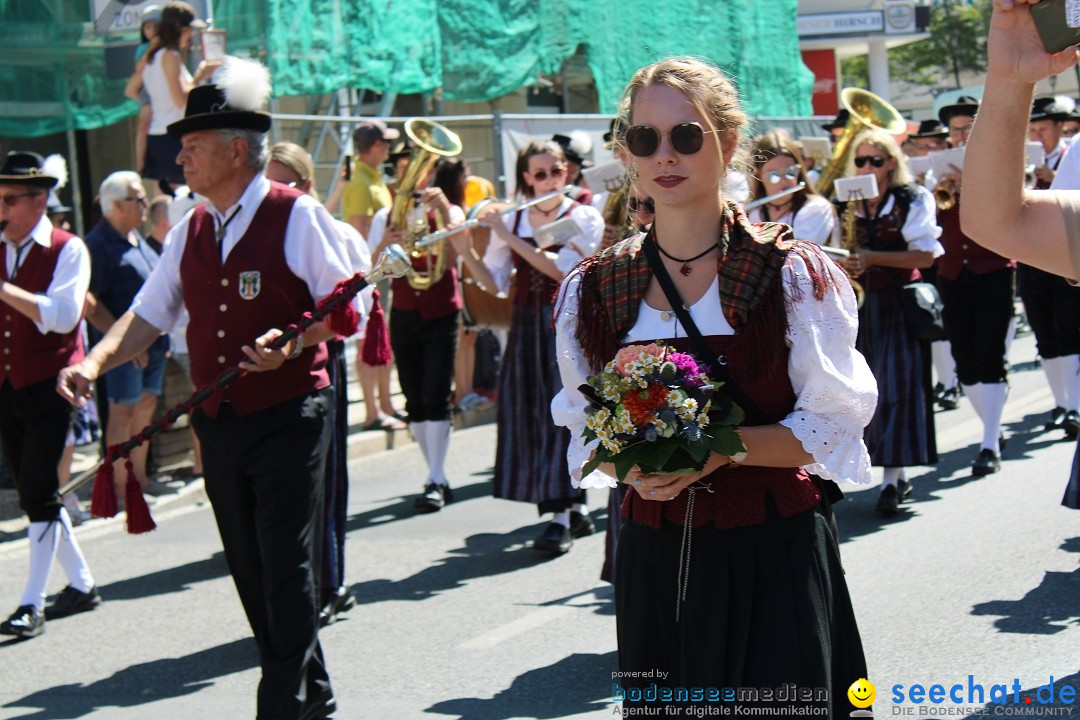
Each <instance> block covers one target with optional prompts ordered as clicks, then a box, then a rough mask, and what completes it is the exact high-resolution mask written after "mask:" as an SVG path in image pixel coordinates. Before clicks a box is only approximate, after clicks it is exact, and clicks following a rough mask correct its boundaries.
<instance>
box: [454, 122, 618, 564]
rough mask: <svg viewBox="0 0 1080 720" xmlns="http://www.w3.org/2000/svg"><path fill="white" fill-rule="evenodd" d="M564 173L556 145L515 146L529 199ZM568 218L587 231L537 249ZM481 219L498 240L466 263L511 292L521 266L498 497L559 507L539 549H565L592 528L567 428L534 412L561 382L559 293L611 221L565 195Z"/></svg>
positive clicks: (506, 369)
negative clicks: (552, 226) (574, 475)
mask: <svg viewBox="0 0 1080 720" xmlns="http://www.w3.org/2000/svg"><path fill="white" fill-rule="evenodd" d="M566 172H567V165H566V158H565V156H564V155H563V151H562V148H561V147H560V146H559V145H557V144H555V143H552V142H531V143H529V144H528V145H526V146H525V147H523V148H522V149H521V151H520V152H519V153H518V158H517V168H516V181H517V182H516V187H517V190H518V193H519V194H520V195H523V196H524V197H525V198H526V199H529V198H534V197H540V196H542V195H546V194H547V193H550V192H553V191H555V190H558V189H559V188H561V187H563V186H564V185H565V184H566ZM561 218H569V219H571V220H573V221H574V223H576V224H577V225H578V227H579V229H580V232H579V233H578V234H577V235H576V236H574V237H572V238H571V239H570V240H569V241H567V242H565V243H564V244H558V245H554V246H551V247H548V248H541V247H539V246H538V245H537V241H536V239H535V238H534V233H535V231H536V229H537V228H539V227H541V226H543V225H547V224H548V223H551V222H554V221H555V220H559V219H561ZM483 224H484V225H486V226H488V227H490V228H491V229H492V234H491V242H490V243H489V244H488V248H487V251H486V252H485V253H484V257H483V261H482V262H479V261H478V258H477V257H476V254H475V252H469V253H466V254H465V255H464V257H465V262H466V263H467V264H468V265H469V268H470V269H471V270H473V272H474V273H475V276H476V277H477V278H478V279H479V280H480V282H481V284H482V285H484V286H485V287H486V288H488V289H489V290H490V289H495V290H497V291H498V292H499V293H500V294H505V293H507V292H509V286H510V275H511V273H516V279H515V281H514V290H513V308H514V309H513V315H512V319H511V321H510V334H509V336H508V338H507V342H506V348H505V350H504V352H503V356H502V365H501V367H500V368H499V385H498V397H499V404H498V421H497V422H498V441H497V442H498V448H497V450H496V454H495V497H498V498H504V499H506V500H517V501H519V502H531V503H536V505H537V506H538V508H539V510H540V514H541V515H544V514H547V513H553V517H552V521H551V523H550V524H549V525H548V526H547V528H545V530H544V532H543V533H542V534H541V535H540V536H539V537H538V538H536V539H535V540H534V541H533V547H534V548H535V549H536V550H539V551H541V552H547V553H551V554H554V555H561V554H563V553H565V552H567V551H568V550H569V549H570V547H571V546H572V545H573V542H574V538H579V537H584V536H586V535H590V534H591V533H592V532H593V531H594V529H595V528H594V526H593V522H592V519H591V518H589V508H588V505H587V504H586V498H585V491H584V490H575V489H574V488H573V486H572V485H571V482H570V471H569V469H568V467H567V462H566V449H567V447H568V446H569V443H570V433H569V431H567V429H566V428H563V427H557V426H556V425H555V424H554V423H552V422H551V421H550V420H548V421H547V422H539V423H538V422H537V418H549V417H550V409H549V408H550V405H551V400H552V398H554V397H555V395H556V394H558V392H559V391H560V390H561V389H562V381H561V380H560V378H559V369H558V364H557V363H556V360H555V334H554V331H553V330H552V326H551V317H552V311H553V298H554V295H555V291H556V289H557V288H558V284H559V282H560V281H561V280H562V278H563V277H564V276H565V275H566V273H567V272H569V271H570V270H571V269H572V268H573V267H574V265H575V264H577V263H578V262H579V261H580V260H582V259H584V258H586V257H589V256H590V255H592V254H593V253H594V252H596V249H597V248H598V247H599V246H600V242H601V240H602V238H603V235H604V218H603V217H602V216H601V215H600V213H599V212H598V211H597V210H596V209H595V208H593V207H592V206H590V205H582V204H580V203H578V202H575V201H574V200H571V199H570V198H567V197H565V196H563V197H558V198H553V199H551V200H549V201H547V202H546V203H540V204H537V205H533V206H532V207H530V208H528V209H527V210H518V211H516V212H511V213H506V214H499V213H497V212H492V213H489V214H488V215H485V216H484V217H483Z"/></svg>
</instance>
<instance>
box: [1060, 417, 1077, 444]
mask: <svg viewBox="0 0 1080 720" xmlns="http://www.w3.org/2000/svg"><path fill="white" fill-rule="evenodd" d="M1061 427H1063V428H1065V437H1066V439H1068V440H1075V439H1076V438H1077V436H1078V435H1080V413H1078V412H1076V411H1075V410H1070V411H1069V412H1067V413H1065V419H1064V420H1062V421H1061Z"/></svg>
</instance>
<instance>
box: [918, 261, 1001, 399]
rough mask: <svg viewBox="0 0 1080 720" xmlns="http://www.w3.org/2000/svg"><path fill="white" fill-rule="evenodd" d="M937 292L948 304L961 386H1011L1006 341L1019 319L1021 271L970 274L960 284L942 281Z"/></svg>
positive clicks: (948, 327)
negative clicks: (1017, 304)
mask: <svg viewBox="0 0 1080 720" xmlns="http://www.w3.org/2000/svg"><path fill="white" fill-rule="evenodd" d="M937 286H938V290H939V291H940V292H941V299H942V301H943V302H944V303H945V310H944V312H943V313H942V317H943V319H944V320H945V334H946V335H947V336H948V338H949V342H950V343H951V345H952V354H953V359H954V360H956V375H957V377H958V378H960V382H961V383H963V384H964V385H975V384H977V383H1003V382H1005V379H1006V376H1007V375H1008V365H1007V363H1008V361H1007V358H1006V350H1005V339H1006V337H1007V336H1008V334H1009V323H1010V322H1011V321H1012V317H1013V301H1014V299H1015V297H1016V271H1015V270H1013V269H1012V268H1002V269H1001V270H993V271H991V272H988V273H984V274H982V275H977V274H975V273H973V272H971V271H969V270H968V269H966V268H965V269H963V270H961V271H960V274H959V275H957V276H956V279H955V280H949V279H948V278H944V277H941V276H940V275H939V276H938V279H937Z"/></svg>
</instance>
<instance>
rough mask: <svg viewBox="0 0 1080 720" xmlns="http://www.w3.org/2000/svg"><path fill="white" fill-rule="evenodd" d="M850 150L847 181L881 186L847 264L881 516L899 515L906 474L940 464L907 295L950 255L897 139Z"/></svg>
mask: <svg viewBox="0 0 1080 720" xmlns="http://www.w3.org/2000/svg"><path fill="white" fill-rule="evenodd" d="M851 146H852V147H853V148H855V151H854V153H852V154H851V158H850V160H849V161H848V169H847V172H848V174H849V175H870V174H872V175H874V176H875V178H876V179H877V186H878V194H877V196H876V197H873V198H868V199H866V200H863V201H862V202H861V203H856V205H855V215H856V217H855V234H856V237H857V243H858V252H856V253H854V254H852V255H851V257H850V258H848V260H846V261H845V265H846V267H847V270H848V272H849V273H850V274H851V276H852V277H854V278H856V279H857V280H858V282H859V283H860V284H861V285H862V286H863V288H864V289H865V291H866V302H865V304H864V305H863V307H862V309H861V310H860V311H859V337H858V341H857V343H856V347H858V349H859V350H860V351H861V352H862V353H863V354H864V355H865V356H866V360H867V362H868V363H869V364H870V369H871V370H872V371H873V373H874V376H875V377H876V378H877V381H878V403H877V412H875V413H874V418H873V420H871V421H870V424H869V425H868V426H867V427H866V432H865V434H864V436H863V437H864V438H865V441H866V447H867V449H868V450H869V451H870V459H871V462H872V463H873V464H874V465H881V466H884V468H885V475H884V480H883V484H882V491H881V496H880V497H879V498H878V502H877V510H878V512H880V513H882V514H884V515H894V514H896V512H897V511H898V510H899V503H900V502H901V501H903V500H904V499H905V498H906V497H907V496H908V495H909V494H910V492H911V484H910V483H909V482H908V481H907V478H906V477H905V476H904V468H905V467H908V466H911V465H933V464H934V463H936V462H937V446H936V442H935V438H934V413H933V406H932V403H931V394H930V367H929V363H928V362H927V360H928V358H927V357H925V356H926V355H927V354H928V353H925V352H924V348H923V347H922V345H923V343H922V342H921V341H920V340H919V339H918V338H917V337H916V336H915V335H914V333H913V332H912V331H911V330H910V329H909V328H908V326H907V324H906V322H905V319H904V314H903V311H902V308H901V303H902V298H901V293H903V292H904V291H903V285H905V284H906V283H909V282H913V281H915V280H918V279H919V277H920V275H919V268H925V267H928V266H930V265H931V264H932V263H933V261H934V258H935V257H938V256H939V255H941V254H943V253H944V248H942V247H941V243H939V242H938V239H937V238H938V236H939V235H941V228H939V227H938V226H937V220H936V209H935V207H934V197H933V195H931V194H930V193H929V192H928V191H927V190H926V189H925V188H923V187H921V186H920V185H918V184H917V183H915V182H914V178H912V176H911V172H910V171H909V170H908V167H907V162H906V161H905V159H904V156H903V155H901V153H900V148H899V147H897V145H896V140H894V139H893V136H892V135H889V134H888V133H886V132H884V131H881V130H865V131H863V132H862V133H860V134H859V135H857V136H856V137H855V139H854V141H853V142H852V144H851ZM843 211H845V210H844V209H842V212H843Z"/></svg>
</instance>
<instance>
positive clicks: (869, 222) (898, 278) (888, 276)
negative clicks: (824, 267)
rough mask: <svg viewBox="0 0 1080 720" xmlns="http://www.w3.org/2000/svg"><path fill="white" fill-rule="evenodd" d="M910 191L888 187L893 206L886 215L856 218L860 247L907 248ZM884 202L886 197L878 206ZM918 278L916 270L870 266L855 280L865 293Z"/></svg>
mask: <svg viewBox="0 0 1080 720" xmlns="http://www.w3.org/2000/svg"><path fill="white" fill-rule="evenodd" d="M912 192H913V191H912V190H910V189H908V188H891V189H890V190H889V193H891V194H892V196H893V206H892V209H890V210H889V212H888V213H887V214H883V215H879V216H877V217H876V218H863V217H859V218H856V220H855V237H856V238H857V239H858V245H859V247H860V248H863V247H865V248H869V249H871V250H880V251H883V252H904V251H906V250H907V249H908V244H907V240H905V239H904V234H903V229H904V223H906V222H907V218H908V213H909V212H910V211H911V202H912ZM887 202H888V196H886V197H885V198H883V199H882V201H881V205H879V206H878V208H879V209H880V208H882V207H884V206H885V204H886V203H887ZM840 208H841V210H840V211H841V212H845V211H846V209H847V204H846V203H841V204H840ZM921 278H922V273H920V272H919V271H918V270H915V269H911V270H908V269H904V268H890V267H873V268H870V270H868V271H866V272H864V273H863V274H862V275H860V276H859V277H857V278H856V280H858V281H859V284H860V285H862V286H863V287H864V288H865V289H866V291H867V292H874V291H877V290H881V289H882V288H884V287H889V286H891V285H896V284H900V285H906V284H907V283H911V282H915V281H916V280H919V279H921Z"/></svg>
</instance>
